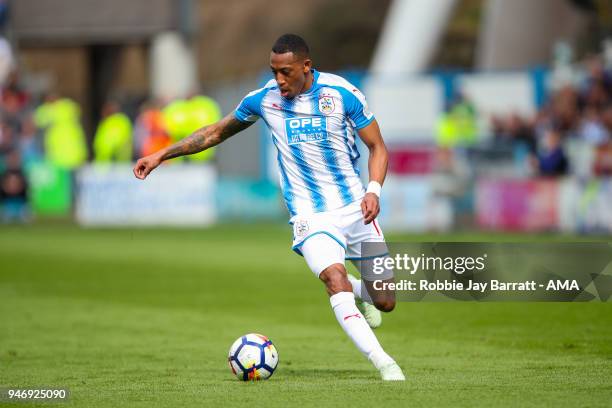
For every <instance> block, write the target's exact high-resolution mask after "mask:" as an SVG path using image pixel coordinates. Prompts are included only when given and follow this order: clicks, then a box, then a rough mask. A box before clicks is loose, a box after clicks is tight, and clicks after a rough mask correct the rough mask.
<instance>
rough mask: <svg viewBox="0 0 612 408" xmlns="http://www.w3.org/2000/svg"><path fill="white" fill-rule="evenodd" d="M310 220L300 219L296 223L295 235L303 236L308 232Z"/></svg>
mask: <svg viewBox="0 0 612 408" xmlns="http://www.w3.org/2000/svg"><path fill="white" fill-rule="evenodd" d="M308 228H309V227H308V221H306V220H300V221H298V222H296V224H295V235H297V236H298V237H303V236H304V235H306V233H307V232H308Z"/></svg>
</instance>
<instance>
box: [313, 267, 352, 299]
mask: <svg viewBox="0 0 612 408" xmlns="http://www.w3.org/2000/svg"><path fill="white" fill-rule="evenodd" d="M319 278H320V279H321V280H322V281H323V283H325V286H326V288H327V292H328V293H329V294H330V295H335V294H336V293H340V292H352V291H353V287H352V286H351V283H350V282H349V280H348V278H347V275H346V269H345V268H344V266H343V265H341V264H333V265H330V266H328V267H327V268H325V270H324V271H323V272H321V275H319Z"/></svg>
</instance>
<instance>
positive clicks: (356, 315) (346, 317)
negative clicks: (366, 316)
mask: <svg viewBox="0 0 612 408" xmlns="http://www.w3.org/2000/svg"><path fill="white" fill-rule="evenodd" d="M351 317H356V318H358V319H361V316H360V315H359V313H355V314H352V315H348V316H344V320H347V319H350V318H351Z"/></svg>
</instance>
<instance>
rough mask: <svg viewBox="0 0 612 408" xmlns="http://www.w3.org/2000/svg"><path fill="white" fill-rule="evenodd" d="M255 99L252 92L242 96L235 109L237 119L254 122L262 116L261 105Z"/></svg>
mask: <svg viewBox="0 0 612 408" xmlns="http://www.w3.org/2000/svg"><path fill="white" fill-rule="evenodd" d="M255 99H256V98H254V97H253V95H251V94H249V95H247V96H245V97H244V98H242V100H241V101H240V103H239V104H238V106H236V110H235V111H234V116H236V119H238V120H239V121H241V122H247V123H252V122H256V121H257V119H259V118H260V117H261V105H260V104H257V101H256V100H255Z"/></svg>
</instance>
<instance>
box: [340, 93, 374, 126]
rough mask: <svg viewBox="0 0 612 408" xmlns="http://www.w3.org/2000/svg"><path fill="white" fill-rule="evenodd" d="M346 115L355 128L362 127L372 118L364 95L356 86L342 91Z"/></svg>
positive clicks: (370, 121) (372, 115)
mask: <svg viewBox="0 0 612 408" xmlns="http://www.w3.org/2000/svg"><path fill="white" fill-rule="evenodd" d="M342 96H343V100H344V111H345V114H346V117H347V118H348V119H349V120H350V121H351V124H352V125H353V127H355V128H356V129H363V128H364V127H366V126H368V125H369V124H370V123H372V121H373V120H374V114H373V113H372V112H371V111H370V109H369V108H368V103H367V102H366V99H365V96H364V95H363V94H362V93H361V92H360V91H359V89H357V88H352V89H351V90H350V91H349V90H346V91H345V92H343V95H342Z"/></svg>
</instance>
